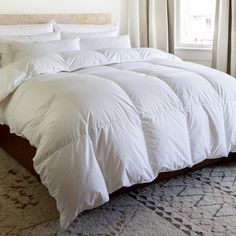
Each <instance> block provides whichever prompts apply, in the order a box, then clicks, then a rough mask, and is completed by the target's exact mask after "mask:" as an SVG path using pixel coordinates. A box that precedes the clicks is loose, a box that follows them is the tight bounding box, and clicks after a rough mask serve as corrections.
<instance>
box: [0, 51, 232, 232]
mask: <svg viewBox="0 0 236 236" xmlns="http://www.w3.org/2000/svg"><path fill="white" fill-rule="evenodd" d="M0 123H2V124H7V125H9V126H10V128H11V131H12V132H14V133H16V134H19V135H21V136H24V137H26V138H27V139H28V140H29V141H30V143H31V144H32V145H34V146H35V147H37V153H36V156H35V158H34V167H35V169H36V171H37V172H38V173H39V174H40V176H41V180H42V183H43V184H44V185H45V186H46V187H47V188H48V190H49V192H50V194H51V195H52V196H53V197H54V198H55V199H56V201H57V208H58V210H59V212H60V223H61V227H62V228H66V227H67V226H68V225H69V223H70V222H71V221H72V220H73V219H74V218H75V217H76V216H77V215H78V214H79V213H80V212H82V211H83V210H86V209H91V208H94V207H97V206H99V205H101V204H103V203H105V202H107V201H108V200H109V193H112V192H114V191H116V190H117V189H119V188H121V187H122V186H131V185H134V184H137V183H144V182H150V181H152V180H153V179H155V178H156V177H157V175H158V173H160V172H164V171H170V170H176V169H180V168H184V167H190V166H192V165H194V164H196V163H199V162H201V161H203V160H204V159H206V158H216V157H222V156H227V155H228V153H229V152H230V151H236V81H235V80H234V79H233V78H232V77H230V76H228V75H226V74H224V73H221V72H219V71H216V70H213V69H210V68H207V67H204V66H200V65H195V64H191V63H186V62H183V61H181V60H180V59H178V58H175V57H174V56H171V55H168V54H165V53H163V52H160V51H158V50H154V49H116V50H115V49H109V50H103V51H97V52H95V51H80V52H70V53H60V54H54V55H45V56H44V57H42V56H41V57H35V58H27V59H23V60H20V61H17V62H15V63H13V64H10V65H9V66H7V67H5V68H3V69H2V70H0Z"/></svg>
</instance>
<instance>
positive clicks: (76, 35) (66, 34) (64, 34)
mask: <svg viewBox="0 0 236 236" xmlns="http://www.w3.org/2000/svg"><path fill="white" fill-rule="evenodd" d="M117 36H118V32H117V31H116V30H110V31H105V32H98V33H72V32H62V33H61V38H62V39H73V38H109V37H117Z"/></svg>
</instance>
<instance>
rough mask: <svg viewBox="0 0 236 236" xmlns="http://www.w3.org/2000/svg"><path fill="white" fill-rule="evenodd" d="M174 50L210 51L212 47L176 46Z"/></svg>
mask: <svg viewBox="0 0 236 236" xmlns="http://www.w3.org/2000/svg"><path fill="white" fill-rule="evenodd" d="M175 50H181V51H210V52H211V51H212V48H200V47H199V48H197V47H176V48H175Z"/></svg>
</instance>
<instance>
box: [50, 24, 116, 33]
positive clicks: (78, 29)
mask: <svg viewBox="0 0 236 236" xmlns="http://www.w3.org/2000/svg"><path fill="white" fill-rule="evenodd" d="M52 23H53V26H54V30H55V31H61V32H67V33H68V32H70V33H99V32H106V31H116V32H117V35H116V36H118V34H119V24H107V25H86V24H83V25H81V24H58V23H56V21H54V20H52Z"/></svg>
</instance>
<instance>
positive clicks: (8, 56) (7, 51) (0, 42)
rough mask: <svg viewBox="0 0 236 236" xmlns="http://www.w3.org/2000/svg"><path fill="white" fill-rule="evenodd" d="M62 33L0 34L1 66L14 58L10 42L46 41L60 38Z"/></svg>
mask: <svg viewBox="0 0 236 236" xmlns="http://www.w3.org/2000/svg"><path fill="white" fill-rule="evenodd" d="M60 39H61V33H60V32H54V33H48V34H39V35H23V36H9V35H6V36H4V37H2V36H0V66H5V65H7V64H9V63H11V62H12V61H13V60H14V57H13V54H12V52H11V48H10V45H9V42H11V41H19V42H34V41H37V42H46V41H52V40H60Z"/></svg>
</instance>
